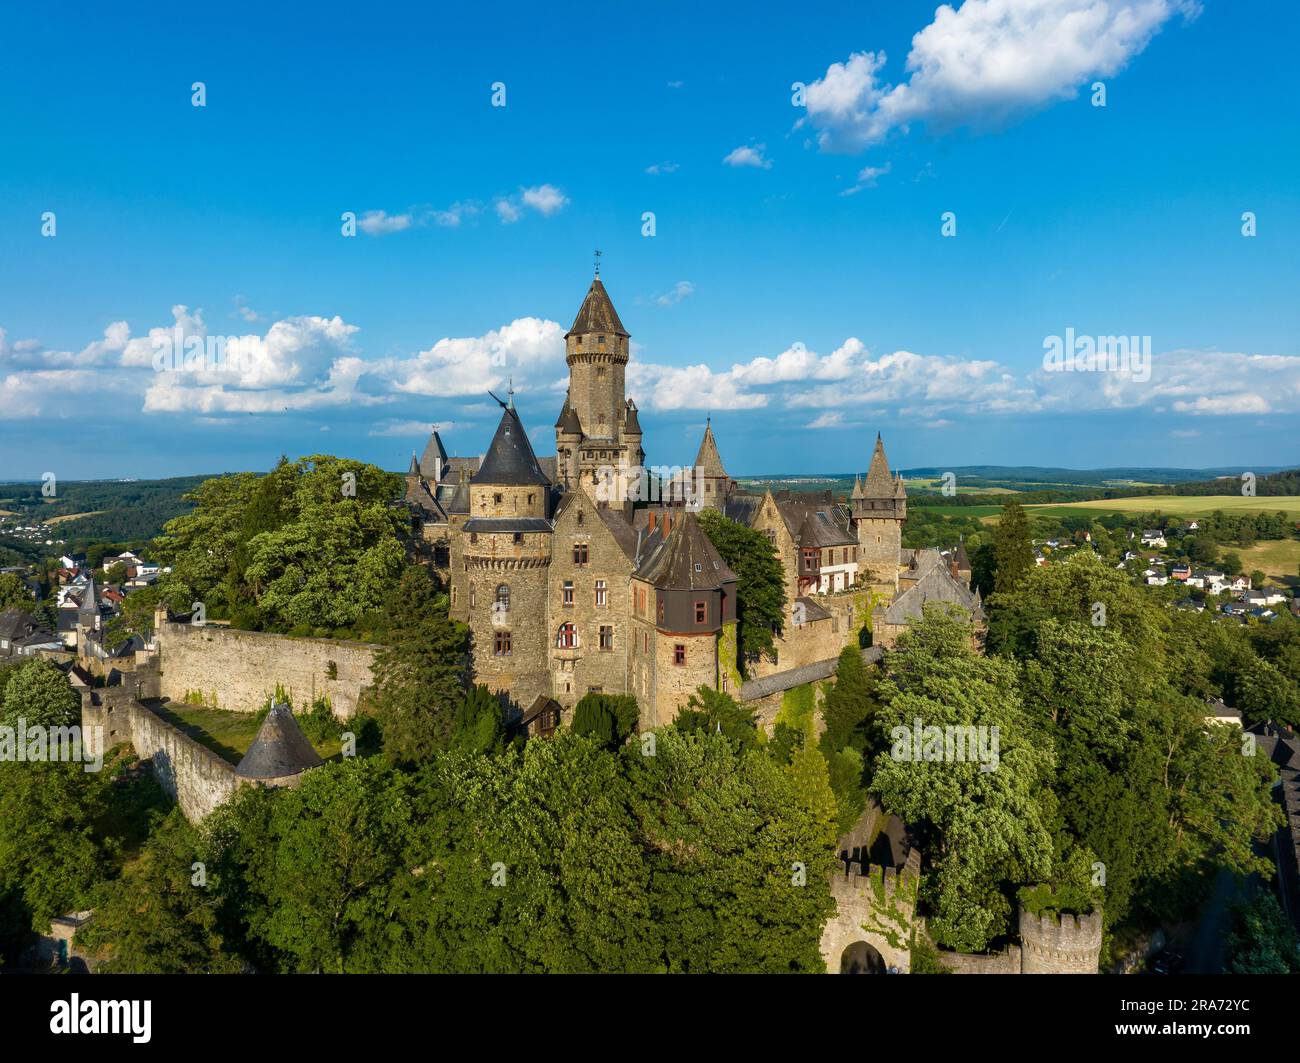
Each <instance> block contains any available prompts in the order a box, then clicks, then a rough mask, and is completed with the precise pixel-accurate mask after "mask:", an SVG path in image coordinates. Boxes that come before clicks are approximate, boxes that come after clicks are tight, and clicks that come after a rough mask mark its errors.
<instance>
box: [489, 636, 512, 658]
mask: <svg viewBox="0 0 1300 1063" xmlns="http://www.w3.org/2000/svg"><path fill="white" fill-rule="evenodd" d="M493 652H494V653H495V654H496V655H497V656H498V657H506V656H508V655H509V653H510V632H509V631H498V632H497V633H496V642H495V645H494V646H493Z"/></svg>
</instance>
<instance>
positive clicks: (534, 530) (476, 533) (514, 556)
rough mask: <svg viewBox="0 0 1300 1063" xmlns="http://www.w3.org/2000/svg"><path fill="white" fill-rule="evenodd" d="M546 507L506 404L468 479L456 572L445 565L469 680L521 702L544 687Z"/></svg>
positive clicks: (547, 490)
mask: <svg viewBox="0 0 1300 1063" xmlns="http://www.w3.org/2000/svg"><path fill="white" fill-rule="evenodd" d="M550 506H551V483H550V481H549V480H548V479H547V477H546V474H545V473H543V472H542V469H541V466H540V465H539V464H538V462H537V456H536V455H535V454H534V453H533V448H532V445H531V444H530V443H529V442H528V434H527V432H525V430H524V426H523V424H522V422H521V421H520V420H519V414H518V413H517V412H516V411H515V409H514V404H513V403H511V404H510V405H509V406H506V407H505V408H504V409H503V411H502V414H501V423H500V424H499V425H498V426H497V430H496V435H494V436H493V437H492V443H491V445H490V446H489V447H488V451H487V454H485V455H484V457H483V463H482V465H480V466H479V470H478V472H477V473H475V474H474V476H473V477H471V479H470V483H469V519H468V520H466V521H465V524H464V526H463V528H462V540H463V553H462V555H461V556H462V560H463V568H462V572H460V573H457V572H456V571H455V568H454V566H453V588H454V595H453V597H454V598H455V599H457V600H456V601H454V603H453V604H454V606H455V611H454V613H453V615H457V616H459V617H463V618H464V619H465V620H466V621H467V622H468V624H469V629H470V645H471V653H472V656H473V661H474V674H475V678H476V679H477V680H478V681H479V682H481V683H486V684H487V685H488V686H489V687H490V688H492V689H493V690H495V691H497V692H499V693H502V694H505V695H507V696H508V697H509V698H510V699H511V700H513V701H515V702H517V703H518V704H519V705H521V706H527V705H529V704H531V703H532V701H533V700H534V699H535V698H537V696H538V695H540V694H547V695H549V694H550V691H551V686H550V674H549V672H548V671H547V664H546V662H547V658H548V654H547V645H548V644H547V613H546V601H547V594H546V591H547V579H548V575H549V566H550V563H551V532H552V525H551V520H550V518H551V512H550ZM457 584H461V585H460V586H458V585H457Z"/></svg>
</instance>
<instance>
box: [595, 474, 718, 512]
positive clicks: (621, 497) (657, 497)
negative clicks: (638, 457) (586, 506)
mask: <svg viewBox="0 0 1300 1063" xmlns="http://www.w3.org/2000/svg"><path fill="white" fill-rule="evenodd" d="M704 487H705V477H704V468H703V467H702V466H699V465H695V466H690V465H655V466H652V467H651V468H648V469H647V468H644V467H642V466H640V465H631V466H628V467H627V468H620V467H617V466H614V465H602V466H600V467H599V468H598V469H597V470H596V501H598V502H684V503H685V505H686V508H687V509H690V510H698V509H700V508H701V506H702V505H703V504H704V493H705V492H704Z"/></svg>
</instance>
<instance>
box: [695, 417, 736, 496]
mask: <svg viewBox="0 0 1300 1063" xmlns="http://www.w3.org/2000/svg"><path fill="white" fill-rule="evenodd" d="M693 482H694V486H695V490H696V491H697V492H702V495H701V497H700V498H699V500H698V503H699V506H700V507H701V508H704V509H716V510H723V509H725V508H726V504H727V499H729V498H730V497H731V493H732V491H734V490H735V487H736V482H735V481H734V480H732V479H731V477H730V476H728V475H727V470H726V469H725V468H723V466H722V456H721V455H720V454H719V453H718V441H717V440H716V439H714V438H713V418H711V417H710V418H706V420H705V422H704V438H703V439H702V440H700V450H699V453H698V454H696V455H695V469H694V470H693Z"/></svg>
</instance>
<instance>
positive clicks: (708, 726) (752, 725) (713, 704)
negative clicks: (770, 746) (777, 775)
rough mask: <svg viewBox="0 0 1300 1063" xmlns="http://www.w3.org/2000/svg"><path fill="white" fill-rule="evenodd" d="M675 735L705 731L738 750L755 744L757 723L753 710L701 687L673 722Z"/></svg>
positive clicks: (729, 697) (757, 738)
mask: <svg viewBox="0 0 1300 1063" xmlns="http://www.w3.org/2000/svg"><path fill="white" fill-rule="evenodd" d="M673 724H674V726H675V727H676V728H677V729H678V730H679V731H705V732H707V733H709V734H720V735H723V736H725V737H726V738H728V739H729V740H731V741H732V742H734V743H736V745H737V746H738V747H739V748H740V749H753V748H754V747H755V746H757V745H758V744H759V731H758V719H757V717H756V716H755V714H754V710H753V709H748V708H746V707H745V706H744V705H741V704H740V703H739V702H738V701H737V700H736V699H735V698H733V697H732V696H731V695H730V694H725V693H723V692H722V691H721V690H714V689H713V688H712V687H708V686H701V687H700V688H699V689H698V690H696V691H695V693H694V694H692V695H691V696H690V697H689V698H688V699H687V701H686V708H684V709H682V710H681V711H680V712H679V713H678V714H677V719H676V720H674V721H673Z"/></svg>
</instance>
